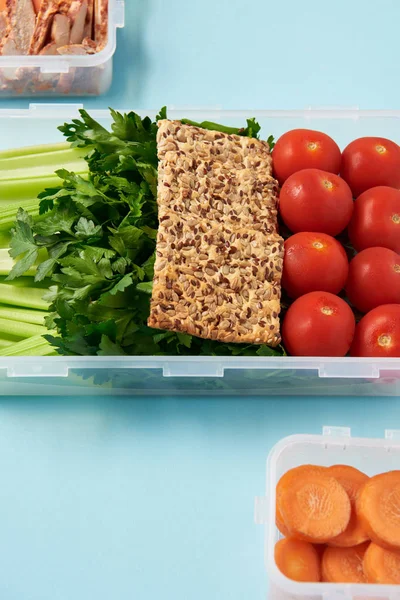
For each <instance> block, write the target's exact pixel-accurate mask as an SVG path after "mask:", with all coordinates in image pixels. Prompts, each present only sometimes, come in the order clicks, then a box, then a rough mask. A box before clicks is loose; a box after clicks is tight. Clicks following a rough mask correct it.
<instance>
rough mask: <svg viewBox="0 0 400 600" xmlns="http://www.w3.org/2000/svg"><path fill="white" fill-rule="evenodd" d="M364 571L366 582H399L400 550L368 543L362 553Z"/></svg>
mask: <svg viewBox="0 0 400 600" xmlns="http://www.w3.org/2000/svg"><path fill="white" fill-rule="evenodd" d="M364 573H365V576H366V578H367V582H368V583H387V584H400V552H393V551H392V550H386V549H385V548H381V547H380V546H378V545H377V544H374V543H372V544H370V546H369V548H368V550H367V551H366V553H365V555H364Z"/></svg>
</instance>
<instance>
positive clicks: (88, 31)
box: [83, 0, 94, 39]
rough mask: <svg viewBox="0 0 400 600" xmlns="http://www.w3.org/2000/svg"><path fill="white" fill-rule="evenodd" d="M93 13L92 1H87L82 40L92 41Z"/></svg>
mask: <svg viewBox="0 0 400 600" xmlns="http://www.w3.org/2000/svg"><path fill="white" fill-rule="evenodd" d="M93 11H94V0H87V13H86V23H85V29H84V32H83V36H84V38H91V39H93Z"/></svg>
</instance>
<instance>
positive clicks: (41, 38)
mask: <svg viewBox="0 0 400 600" xmlns="http://www.w3.org/2000/svg"><path fill="white" fill-rule="evenodd" d="M70 4H71V1H70V0H42V4H41V5H40V10H39V12H38V15H37V18H36V27H35V31H34V34H33V36H32V41H31V44H30V47H29V54H39V52H40V51H41V50H42V48H43V47H44V46H45V44H46V40H47V38H48V36H49V32H50V27H51V25H52V23H53V18H54V15H56V14H57V13H65V12H66V10H68V8H69V6H70Z"/></svg>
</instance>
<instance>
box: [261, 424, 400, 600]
mask: <svg viewBox="0 0 400 600" xmlns="http://www.w3.org/2000/svg"><path fill="white" fill-rule="evenodd" d="M303 464H316V465H321V466H324V467H328V466H330V465H334V464H347V465H351V466H353V467H356V468H357V469H360V470H361V471H363V472H364V473H366V474H367V475H370V476H372V475H377V474H378V473H383V472H385V471H391V470H395V469H398V468H399V464H400V430H387V431H386V432H385V437H384V439H372V438H352V437H351V431H350V429H349V428H347V427H324V428H323V434H322V435H293V436H291V437H287V438H284V439H283V440H281V441H280V442H278V444H276V446H275V447H274V448H273V449H272V450H271V452H270V455H269V457H268V461H267V486H266V495H265V496H263V497H258V498H256V504H255V520H256V523H258V524H263V525H265V566H266V569H267V573H268V580H269V594H268V600H398V599H399V598H400V587H399V586H395V585H375V584H368V585H367V584H331V583H298V582H296V581H291V580H290V579H288V578H287V577H285V576H284V575H282V573H281V572H280V571H279V569H278V568H277V566H276V564H275V560H274V547H275V543H276V542H277V541H278V540H279V539H280V538H281V537H282V535H281V534H280V532H279V531H278V529H277V527H276V526H275V490H276V484H277V483H278V481H279V479H280V477H281V476H282V475H283V474H284V473H285V472H286V471H288V470H289V469H291V468H293V467H298V466H300V465H303Z"/></svg>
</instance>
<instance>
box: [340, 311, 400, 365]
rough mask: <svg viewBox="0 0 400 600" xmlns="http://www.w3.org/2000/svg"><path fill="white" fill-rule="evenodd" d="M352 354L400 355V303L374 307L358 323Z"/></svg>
mask: <svg viewBox="0 0 400 600" xmlns="http://www.w3.org/2000/svg"><path fill="white" fill-rule="evenodd" d="M350 354H351V356H376V357H400V304H384V305H383V306H378V307H377V308H374V309H373V310H371V312H369V313H368V314H366V315H365V317H363V318H362V319H361V321H360V322H359V323H358V325H357V328H356V333H355V336H354V341H353V344H352V346H351V351H350Z"/></svg>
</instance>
